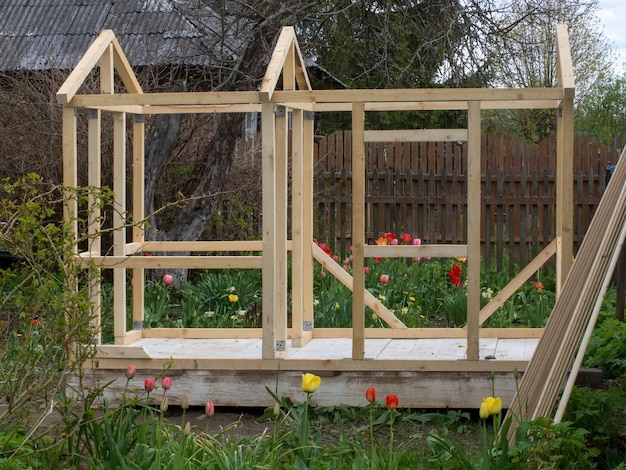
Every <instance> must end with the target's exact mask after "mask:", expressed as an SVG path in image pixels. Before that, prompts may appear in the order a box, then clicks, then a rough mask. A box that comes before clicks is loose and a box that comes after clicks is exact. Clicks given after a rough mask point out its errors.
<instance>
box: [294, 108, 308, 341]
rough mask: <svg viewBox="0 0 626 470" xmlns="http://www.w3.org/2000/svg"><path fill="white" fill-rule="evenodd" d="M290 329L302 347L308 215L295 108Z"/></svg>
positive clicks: (299, 122) (299, 117) (300, 114)
mask: <svg viewBox="0 0 626 470" xmlns="http://www.w3.org/2000/svg"><path fill="white" fill-rule="evenodd" d="M291 116H292V117H291V328H292V337H291V338H292V339H291V340H292V344H293V345H294V346H296V347H300V346H301V344H302V334H303V326H302V322H303V320H302V316H303V313H302V311H303V310H304V306H303V301H304V299H303V294H304V284H303V276H304V273H303V269H302V267H303V266H302V264H303V258H304V244H303V225H304V219H305V214H304V211H303V204H304V194H303V192H302V190H303V183H304V174H303V173H304V171H303V166H304V158H303V146H302V144H303V141H302V131H303V129H302V124H303V121H302V117H303V111H302V110H300V109H294V110H293V111H292V112H291Z"/></svg>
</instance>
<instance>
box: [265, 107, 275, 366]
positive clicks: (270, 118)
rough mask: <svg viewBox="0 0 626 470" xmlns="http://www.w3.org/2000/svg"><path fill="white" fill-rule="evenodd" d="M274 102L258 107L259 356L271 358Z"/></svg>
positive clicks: (273, 277) (272, 320)
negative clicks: (260, 211) (260, 229)
mask: <svg viewBox="0 0 626 470" xmlns="http://www.w3.org/2000/svg"><path fill="white" fill-rule="evenodd" d="M275 125H276V123H275V118H274V103H263V104H262V106H261V128H262V130H261V132H262V134H261V138H262V170H261V171H262V178H261V181H262V182H263V189H262V193H263V203H262V207H263V274H262V278H263V345H262V352H261V355H262V357H263V359H274V347H275V338H276V324H275V316H274V313H275V310H276V304H277V302H278V299H276V298H275V297H274V294H275V293H274V284H275V281H276V276H275V269H276V249H277V248H276V237H277V233H276V167H275V158H274V154H275V145H276V141H275V134H276V131H275Z"/></svg>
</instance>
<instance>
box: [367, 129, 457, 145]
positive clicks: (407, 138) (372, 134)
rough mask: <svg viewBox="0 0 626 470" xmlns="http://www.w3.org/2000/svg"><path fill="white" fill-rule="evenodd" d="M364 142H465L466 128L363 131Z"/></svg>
mask: <svg viewBox="0 0 626 470" xmlns="http://www.w3.org/2000/svg"><path fill="white" fill-rule="evenodd" d="M364 140H365V142H457V141H461V142H465V141H466V140H467V129H394V130H372V131H365V133H364Z"/></svg>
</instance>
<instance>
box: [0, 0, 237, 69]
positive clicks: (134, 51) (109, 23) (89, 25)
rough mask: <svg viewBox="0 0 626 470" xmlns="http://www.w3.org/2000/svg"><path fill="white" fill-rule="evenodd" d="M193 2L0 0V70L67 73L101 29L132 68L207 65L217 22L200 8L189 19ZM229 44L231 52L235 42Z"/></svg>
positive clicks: (214, 15) (234, 39)
mask: <svg viewBox="0 0 626 470" xmlns="http://www.w3.org/2000/svg"><path fill="white" fill-rule="evenodd" d="M192 4H193V5H192ZM196 4H197V2H190V3H189V4H186V0H176V1H174V0H3V1H1V2H0V70H2V71H10V70H21V69H31V70H42V69H47V68H59V69H64V70H70V69H73V68H74V67H75V65H76V64H77V63H78V61H79V60H80V58H81V57H82V56H83V54H84V53H85V51H86V50H87V48H88V47H89V45H90V44H91V42H92V41H93V40H94V39H95V37H96V36H97V35H98V34H99V33H100V31H102V30H103V29H112V30H113V31H114V32H115V35H116V36H117V37H118V40H119V41H120V44H121V45H122V49H123V50H124V52H125V53H126V55H127V56H128V59H129V61H130V63H131V64H132V65H134V66H145V65H169V64H184V65H201V66H208V65H211V64H213V63H215V60H214V58H213V57H211V51H212V50H213V48H211V47H208V45H209V44H212V43H215V42H216V41H217V40H218V34H217V33H213V31H219V30H220V26H219V25H220V20H219V19H218V18H217V14H216V13H215V10H212V9H211V8H210V7H206V6H204V7H203V9H202V11H201V13H202V15H201V20H202V21H201V22H198V21H196V19H197V18H196V19H190V17H189V13H190V12H191V13H193V14H199V10H197V9H196V7H195V5H196ZM192 20H193V21H192ZM200 28H201V29H200ZM211 35H213V38H211V37H210V36H211ZM231 40H232V41H234V44H232V46H233V50H236V48H237V44H236V43H237V42H238V41H237V40H236V38H231Z"/></svg>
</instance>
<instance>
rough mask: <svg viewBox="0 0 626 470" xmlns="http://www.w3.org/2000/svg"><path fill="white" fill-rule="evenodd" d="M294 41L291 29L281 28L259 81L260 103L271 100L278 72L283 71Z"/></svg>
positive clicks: (287, 27) (289, 27) (294, 34)
mask: <svg viewBox="0 0 626 470" xmlns="http://www.w3.org/2000/svg"><path fill="white" fill-rule="evenodd" d="M295 39H296V33H295V30H294V29H293V27H291V26H285V27H283V29H282V30H281V32H280V36H278V41H277V42H276V46H274V51H273V53H272V57H271V58H270V62H269V64H268V65H267V67H266V69H265V75H264V76H263V80H262V81H261V87H260V89H259V99H260V101H261V102H268V101H269V100H271V99H272V94H273V93H274V90H275V89H276V84H277V83H278V79H279V78H280V72H281V71H282V70H283V65H284V64H285V60H286V59H287V56H288V55H289V51H290V49H291V48H292V45H293V42H294V41H295Z"/></svg>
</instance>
